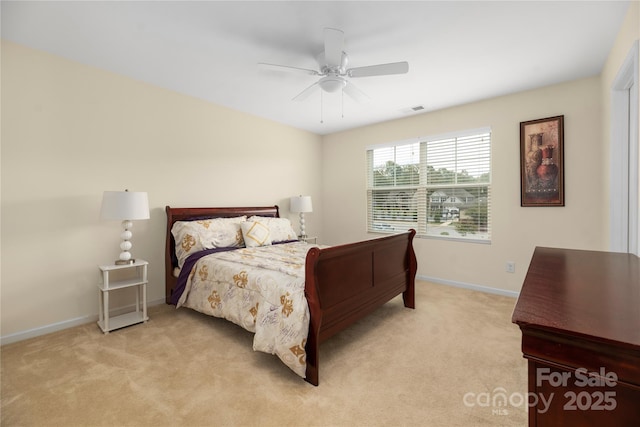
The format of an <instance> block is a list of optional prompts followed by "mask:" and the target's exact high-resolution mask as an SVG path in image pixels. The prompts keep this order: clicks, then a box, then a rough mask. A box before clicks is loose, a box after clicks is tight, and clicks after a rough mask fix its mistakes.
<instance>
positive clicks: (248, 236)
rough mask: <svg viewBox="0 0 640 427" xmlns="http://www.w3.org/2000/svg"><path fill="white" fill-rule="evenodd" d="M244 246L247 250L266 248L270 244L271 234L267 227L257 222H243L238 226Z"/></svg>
mask: <svg viewBox="0 0 640 427" xmlns="http://www.w3.org/2000/svg"><path fill="white" fill-rule="evenodd" d="M240 228H241V229H242V236H243V237H244V244H245V245H246V246H247V247H248V248H254V247H256V246H267V245H270V244H271V234H270V232H269V227H267V226H266V225H265V224H263V223H262V222H259V221H245V222H243V223H242V224H240Z"/></svg>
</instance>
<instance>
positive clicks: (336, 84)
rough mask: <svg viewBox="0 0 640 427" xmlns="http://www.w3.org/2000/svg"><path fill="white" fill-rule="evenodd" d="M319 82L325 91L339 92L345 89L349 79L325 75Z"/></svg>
mask: <svg viewBox="0 0 640 427" xmlns="http://www.w3.org/2000/svg"><path fill="white" fill-rule="evenodd" d="M318 84H319V85H320V88H321V89H322V90H324V91H325V92H337V91H339V90H342V89H344V87H345V86H346V85H347V81H346V80H345V79H344V78H342V77H340V76H324V77H323V78H321V79H320V80H319V81H318Z"/></svg>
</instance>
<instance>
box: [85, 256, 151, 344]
mask: <svg viewBox="0 0 640 427" xmlns="http://www.w3.org/2000/svg"><path fill="white" fill-rule="evenodd" d="M148 265H149V263H148V262H147V261H145V260H142V259H137V260H136V261H135V262H134V263H133V264H127V265H99V266H98V268H100V275H101V278H102V283H99V284H98V289H99V292H98V303H99V312H98V313H99V314H98V326H100V329H102V331H103V332H104V333H105V334H108V333H109V331H113V330H114V329H119V328H124V327H125V326H129V325H134V324H136V323H141V322H146V321H147V320H149V317H147V266H148ZM127 270H128V271H127ZM110 273H115V274H114V275H116V274H117V275H127V278H125V279H117V280H112V279H111V278H110V277H109V275H110ZM131 276H132V277H131ZM132 286H135V287H136V310H135V311H132V312H130V313H126V314H122V315H120V316H116V317H112V318H110V317H109V292H111V291H114V290H117V289H124V288H130V287H132Z"/></svg>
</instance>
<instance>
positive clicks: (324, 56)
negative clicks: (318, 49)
mask: <svg viewBox="0 0 640 427" xmlns="http://www.w3.org/2000/svg"><path fill="white" fill-rule="evenodd" d="M343 48H344V32H342V31H341V30H337V29H335V28H325V29H324V52H322V53H320V54H319V55H318V56H317V60H318V65H319V70H311V69H307V68H299V67H291V66H288V65H278V64H268V63H264V62H261V63H259V64H258V65H260V66H261V67H264V68H272V69H278V70H286V71H292V72H298V73H304V74H308V75H312V76H319V77H320V79H319V80H318V81H316V82H315V83H313V84H312V85H311V86H309V87H307V88H306V89H305V90H303V91H302V92H300V93H299V94H298V95H296V96H295V97H294V98H293V100H294V101H302V100H304V99H306V98H307V97H308V96H309V95H311V94H312V93H313V92H315V91H316V90H318V89H322V90H323V91H325V92H337V91H339V90H342V91H343V92H344V93H346V94H347V95H349V96H350V97H351V98H353V99H355V100H356V101H362V100H363V99H366V95H365V94H364V93H363V92H362V91H360V90H359V89H357V88H356V87H355V86H354V85H353V83H351V82H350V81H349V80H348V79H349V78H357V77H372V76H385V75H391V74H404V73H407V72H408V71H409V63H408V62H406V61H404V62H392V63H389V64H377V65H368V66H364V67H355V68H347V64H348V62H349V55H347V53H346V52H344V51H343Z"/></svg>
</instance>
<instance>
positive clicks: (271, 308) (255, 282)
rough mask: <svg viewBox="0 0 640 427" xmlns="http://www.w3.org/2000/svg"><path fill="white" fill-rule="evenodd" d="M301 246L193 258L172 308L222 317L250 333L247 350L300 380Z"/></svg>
mask: <svg viewBox="0 0 640 427" xmlns="http://www.w3.org/2000/svg"><path fill="white" fill-rule="evenodd" d="M311 247H313V245H309V244H307V243H303V242H293V243H283V244H278V245H272V246H260V247H255V248H242V249H237V250H233V251H228V252H218V253H214V254H210V255H207V256H204V257H202V258H201V259H199V260H198V261H197V262H196V263H195V265H194V267H193V268H192V270H191V272H190V274H189V278H188V279H187V283H186V288H185V290H184V292H183V293H182V295H181V297H180V300H179V301H178V304H177V307H180V306H185V307H189V308H191V309H193V310H196V311H199V312H202V313H205V314H208V315H211V316H216V317H222V318H225V319H227V320H230V321H232V322H234V323H236V324H237V325H239V326H242V327H243V328H244V329H246V330H248V331H251V332H254V333H255V336H254V339H253V349H254V350H257V351H262V352H265V353H270V354H275V355H277V356H278V357H279V358H280V360H282V362H284V363H285V364H286V365H287V366H288V367H289V368H291V369H292V370H293V371H294V372H295V373H296V374H298V375H300V376H301V377H303V378H304V377H305V370H306V353H305V344H306V341H307V334H308V332H309V307H308V305H307V300H306V298H305V295H304V271H305V265H304V263H305V258H306V254H307V252H308V250H309V249H310V248H311Z"/></svg>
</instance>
